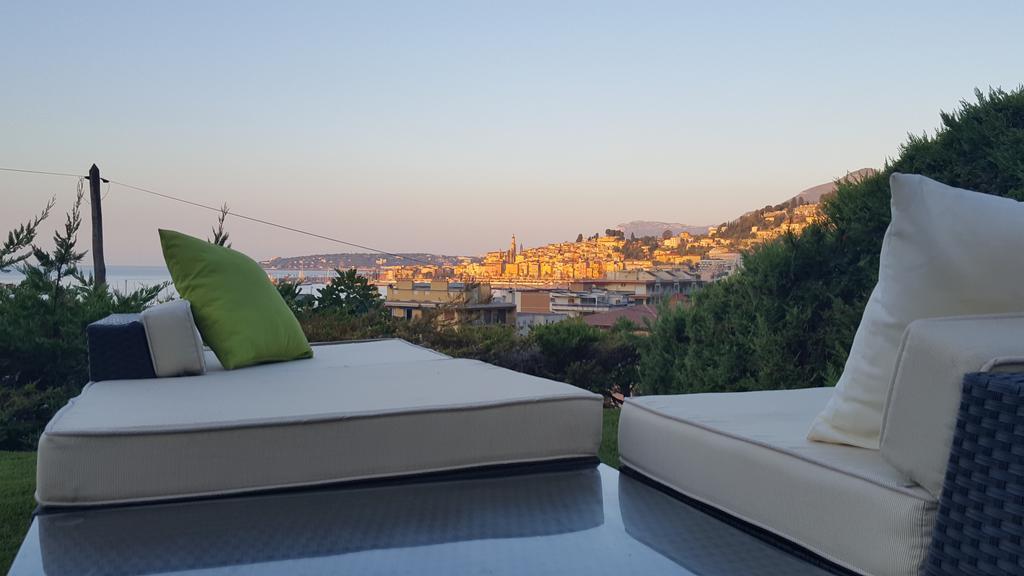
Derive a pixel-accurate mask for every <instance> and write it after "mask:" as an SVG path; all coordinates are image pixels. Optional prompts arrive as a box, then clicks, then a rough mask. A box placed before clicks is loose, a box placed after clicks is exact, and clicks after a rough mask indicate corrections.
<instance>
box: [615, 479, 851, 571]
mask: <svg viewBox="0 0 1024 576" xmlns="http://www.w3.org/2000/svg"><path fill="white" fill-rule="evenodd" d="M619 474H622V475H623V476H629V477H630V478H633V479H634V480H638V481H640V482H642V483H644V484H646V485H648V486H650V487H652V488H654V489H656V490H658V491H660V492H662V493H664V494H667V495H669V496H671V497H673V498H675V499H676V500H679V501H680V502H682V503H683V504H686V505H687V506H689V507H691V508H694V509H696V510H699V511H701V512H703V513H705V514H707V515H708V516H711V517H712V518H715V519H716V520H719V521H721V522H724V523H726V524H728V525H730V526H732V527H733V528H736V529H738V530H741V531H742V532H745V533H747V534H749V535H751V536H753V537H755V538H757V539H758V540H761V541H762V542H765V543H767V544H769V545H771V546H774V547H775V548H778V549H780V550H782V551H784V552H786V553H787V554H789V555H791V556H796V557H797V558H799V559H800V560H803V561H804V562H807V563H808V564H813V565H814V566H816V567H818V568H821V569H822V570H825V571H826V572H830V573H832V574H838V575H840V576H859V575H858V574H857V572H854V571H852V570H849V569H848V568H844V567H843V566H840V565H839V564H836V563H835V562H833V561H831V560H829V559H827V558H825V557H823V556H821V555H819V554H817V553H815V552H812V551H811V550H808V549H807V548H804V547H803V546H801V545H799V544H797V543H795V542H792V541H790V540H787V539H786V538H784V537H782V536H779V535H778V534H776V533H774V532H772V531H770V530H765V529H764V528H761V527H760V526H756V525H754V524H751V523H749V522H747V521H745V520H742V519H740V518H737V517H735V516H733V515H732V514H729V513H728V512H725V511H723V510H721V509H719V508H715V507H714V506H712V505H710V504H706V503H704V502H701V501H700V500H697V499H696V498H693V497H691V496H687V495H686V494H683V493H682V492H678V491H676V490H674V489H673V488H670V487H669V486H666V485H664V484H662V483H661V482H658V481H657V480H654V479H653V478H650V477H648V476H645V475H644V474H643V473H641V472H639V471H637V470H634V469H633V468H630V467H629V466H626V465H622V466H621V467H619Z"/></svg>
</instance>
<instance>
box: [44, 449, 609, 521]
mask: <svg viewBox="0 0 1024 576" xmlns="http://www.w3.org/2000/svg"><path fill="white" fill-rule="evenodd" d="M600 463H601V461H600V460H599V459H598V458H597V456H573V457H569V458H559V459H556V460H539V461H536V462H513V463H510V464H486V465H483V466H474V467H471V468H458V469H455V470H437V471H433V472H413V473H411V474H403V475H400V476H391V477H387V478H368V479H362V480H338V481H336V482H325V483H322V484H314V485H309V486H289V487H285V488H268V489H263V490H260V489H255V490H251V491H246V492H237V493H233V494H223V495H219V496H218V495H208V496H193V497H188V496H186V497H182V498H169V499H165V500H155V501H151V502H127V503H120V504H119V503H113V504H97V505H95V506H88V505H85V506H83V505H79V506H43V505H36V508H35V510H34V511H33V512H32V516H33V517H35V516H42V515H45V514H59V513H62V512H76V513H88V512H89V511H91V510H108V509H112V508H137V507H140V506H154V507H155V506H161V505H174V504H182V503H186V502H202V501H204V500H228V499H232V498H258V497H260V496H270V495H275V494H288V493H294V492H316V491H322V490H338V489H349V488H352V489H357V488H376V487H382V486H400V485H402V484H421V483H427V482H446V481H453V480H477V479H481V478H506V477H510V476H523V475H527V474H538V473H544V472H564V471H568V470H580V469H584V468H591V467H595V466H597V465H598V464H600Z"/></svg>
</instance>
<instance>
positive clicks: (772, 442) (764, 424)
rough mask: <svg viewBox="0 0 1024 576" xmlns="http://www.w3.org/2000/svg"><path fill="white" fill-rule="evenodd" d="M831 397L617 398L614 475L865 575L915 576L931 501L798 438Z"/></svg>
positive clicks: (902, 481) (884, 468)
mask: <svg viewBox="0 0 1024 576" xmlns="http://www.w3.org/2000/svg"><path fill="white" fill-rule="evenodd" d="M831 394H832V389H831V388H810V389H805V390H772V391H763V392H739V393H721V394H690V395H680V396H645V397H639V398H631V399H629V400H627V402H626V404H625V406H624V407H623V410H622V416H621V419H620V422H619V455H620V459H621V461H622V463H623V465H625V466H628V467H630V468H632V469H634V470H636V471H638V472H640V473H642V474H644V475H645V476H648V477H650V478H653V479H654V480H657V481H658V482H660V483H662V484H664V485H666V486H669V487H671V488H673V489H675V490H677V491H679V492H681V493H683V494H686V495H688V496H691V497H693V498H696V499H697V500H700V501H702V502H705V503H707V504H710V505H711V506H714V507H715V508H718V509H720V510H723V511H725V512H728V513H729V514H732V515H733V516H736V517H738V518H741V519H743V520H746V521H748V522H750V523H752V524H755V525H757V526H760V527H761V528H764V529H766V530H768V531H770V532H773V533H775V534H778V535H780V536H783V537H785V538H787V539H789V540H791V541H793V542H796V543H797V544H800V545H802V546H804V547H805V548H808V549H810V550H812V551H814V552H816V553H818V554H820V555H821V556H824V557H825V558H828V559H829V560H832V561H834V562H836V563H838V564H840V565H842V566H844V567H846V568H849V569H851V570H854V571H856V572H859V573H862V574H871V575H873V576H910V575H916V574H917V573H918V571H919V569H920V566H921V563H922V562H923V560H924V557H925V554H926V552H927V550H928V543H929V540H930V538H931V532H932V527H933V526H934V515H935V510H936V501H935V498H933V497H932V496H931V495H930V494H929V493H928V492H927V491H925V490H924V489H923V488H921V487H920V486H917V485H916V484H914V483H913V482H911V481H909V480H907V479H906V478H904V477H903V475H902V474H900V472H899V471H897V470H896V469H895V468H893V467H892V466H891V465H890V464H889V463H888V462H886V461H885V460H884V459H883V458H882V455H881V453H879V451H878V450H866V449H863V448H854V447H852V446H840V445H838V444H825V443H822V442H812V441H810V440H807V429H808V427H809V426H810V423H811V421H812V420H813V419H814V416H815V415H817V414H818V412H820V411H821V409H822V408H823V407H824V406H825V404H826V403H827V402H828V399H829V397H830V396H831Z"/></svg>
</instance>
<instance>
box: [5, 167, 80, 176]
mask: <svg viewBox="0 0 1024 576" xmlns="http://www.w3.org/2000/svg"><path fill="white" fill-rule="evenodd" d="M0 170H2V171H4V172H21V173H23V174H46V175H47V176H69V177H71V178H86V176H83V175H81V174H71V173H68V172H46V171H45V170H23V169H21V168H0Z"/></svg>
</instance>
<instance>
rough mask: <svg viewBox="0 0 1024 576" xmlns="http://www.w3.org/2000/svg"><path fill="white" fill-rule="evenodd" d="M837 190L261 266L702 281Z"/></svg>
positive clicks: (803, 218)
mask: <svg viewBox="0 0 1024 576" xmlns="http://www.w3.org/2000/svg"><path fill="white" fill-rule="evenodd" d="M872 172H874V170H873V169H861V170H858V171H856V172H851V173H849V174H847V175H846V176H845V177H844V178H843V180H846V179H853V180H856V179H860V178H862V177H863V176H864V175H866V174H869V173H872ZM835 188H836V184H835V183H827V184H822V185H819V186H815V187H813V188H809V189H807V190H804V191H803V192H801V193H800V194H798V195H796V196H794V197H792V198H790V199H789V200H787V201H785V202H782V203H780V204H777V205H774V206H765V207H764V208H761V209H758V210H753V211H751V212H747V213H746V214H743V215H742V216H740V217H738V218H736V219H734V220H731V221H729V222H724V223H722V224H719V225H717V226H689V225H684V224H674V223H667V222H648V221H635V222H630V223H627V224H620V225H619V226H618V227H616V228H609V229H606V230H605V231H604V232H598V233H594V234H591V235H589V236H585V235H584V234H582V233H581V234H578V235H577V236H576V238H575V239H574V240H569V241H566V242H559V243H554V244H545V245H542V246H536V247H531V248H527V247H525V246H524V245H523V244H522V243H520V242H519V241H518V240H517V238H516V236H515V235H512V237H511V240H510V242H509V244H508V247H507V248H506V249H504V250H495V251H491V252H488V253H486V254H484V255H483V256H482V257H471V256H444V255H435V254H426V253H409V254H399V255H384V254H345V253H343V254H318V255H311V256H297V257H290V258H273V259H270V260H267V261H264V262H262V264H263V266H264V267H265V268H267V269H268V270H290V271H297V272H298V273H299V274H313V275H314V276H315V275H316V274H315V273H316V271H325V270H332V269H335V268H338V269H348V268H356V269H357V270H358V271H359V272H360V273H361V274H363V275H364V276H366V277H368V278H370V279H371V280H372V281H373V282H374V283H376V284H378V285H387V284H393V283H395V282H398V281H402V280H409V281H413V282H421V281H430V280H448V281H453V282H475V283H480V282H487V283H492V284H495V285H498V286H505V285H516V286H536V287H567V286H568V284H570V283H574V282H578V281H582V280H600V279H609V278H613V277H615V276H616V275H618V273H624V272H627V273H628V272H632V271H638V270H642V271H658V270H660V271H667V272H670V273H672V274H675V275H677V276H680V277H684V276H685V277H686V278H689V279H691V280H692V282H694V283H696V284H702V283H707V282H714V281H716V280H719V279H721V278H725V277H727V276H729V275H730V274H732V273H733V272H734V271H735V270H736V269H737V268H738V267H739V266H740V264H741V262H742V254H743V252H744V251H745V250H748V249H750V248H751V247H753V246H755V245H756V244H758V243H761V242H765V241H768V240H772V239H774V238H777V237H779V236H780V235H783V234H786V233H799V232H800V231H802V230H803V229H804V228H806V227H807V226H808V225H810V224H811V223H813V222H816V221H818V220H819V219H820V218H821V211H820V200H821V199H822V198H823V197H825V196H827V195H828V194H830V193H831V192H832V191H834V190H835ZM637 232H641V233H643V234H637ZM652 232H656V234H652ZM300 279H301V278H300Z"/></svg>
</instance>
